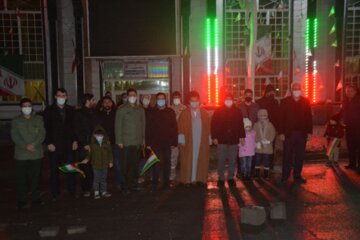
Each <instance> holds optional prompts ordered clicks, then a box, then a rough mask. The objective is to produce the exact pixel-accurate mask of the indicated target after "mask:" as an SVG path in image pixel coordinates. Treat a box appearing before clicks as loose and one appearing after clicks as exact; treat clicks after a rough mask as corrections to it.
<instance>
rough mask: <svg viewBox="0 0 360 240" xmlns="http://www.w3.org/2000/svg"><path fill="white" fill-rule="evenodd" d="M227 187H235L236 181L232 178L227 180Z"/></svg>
mask: <svg viewBox="0 0 360 240" xmlns="http://www.w3.org/2000/svg"><path fill="white" fill-rule="evenodd" d="M227 182H228V185H229V187H236V182H235V180H234V179H229V180H227Z"/></svg>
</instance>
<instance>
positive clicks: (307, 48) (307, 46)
mask: <svg viewBox="0 0 360 240" xmlns="http://www.w3.org/2000/svg"><path fill="white" fill-rule="evenodd" d="M309 56H310V19H306V29H305V96H306V97H309Z"/></svg>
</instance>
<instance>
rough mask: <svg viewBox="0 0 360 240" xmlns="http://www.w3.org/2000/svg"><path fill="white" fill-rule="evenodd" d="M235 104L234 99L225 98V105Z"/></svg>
mask: <svg viewBox="0 0 360 240" xmlns="http://www.w3.org/2000/svg"><path fill="white" fill-rule="evenodd" d="M232 105H233V101H232V100H225V106H227V107H228V108H230V107H231V106H232Z"/></svg>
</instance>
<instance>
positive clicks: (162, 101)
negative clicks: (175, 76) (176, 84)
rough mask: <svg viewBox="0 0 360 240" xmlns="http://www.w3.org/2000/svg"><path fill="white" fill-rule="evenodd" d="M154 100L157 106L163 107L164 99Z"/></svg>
mask: <svg viewBox="0 0 360 240" xmlns="http://www.w3.org/2000/svg"><path fill="white" fill-rule="evenodd" d="M156 102H157V105H158V106H159V107H164V106H165V104H166V102H165V99H158V100H157V101H156Z"/></svg>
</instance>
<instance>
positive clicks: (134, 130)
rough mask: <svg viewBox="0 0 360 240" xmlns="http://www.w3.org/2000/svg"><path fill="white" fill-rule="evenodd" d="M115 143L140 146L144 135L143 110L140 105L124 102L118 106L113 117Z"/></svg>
mask: <svg viewBox="0 0 360 240" xmlns="http://www.w3.org/2000/svg"><path fill="white" fill-rule="evenodd" d="M115 137H116V143H117V144H124V146H140V145H141V144H142V143H143V141H144V137H145V111H144V109H143V108H142V107H140V106H131V105H130V104H125V105H124V106H121V107H119V108H118V110H117V112H116V118H115Z"/></svg>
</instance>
